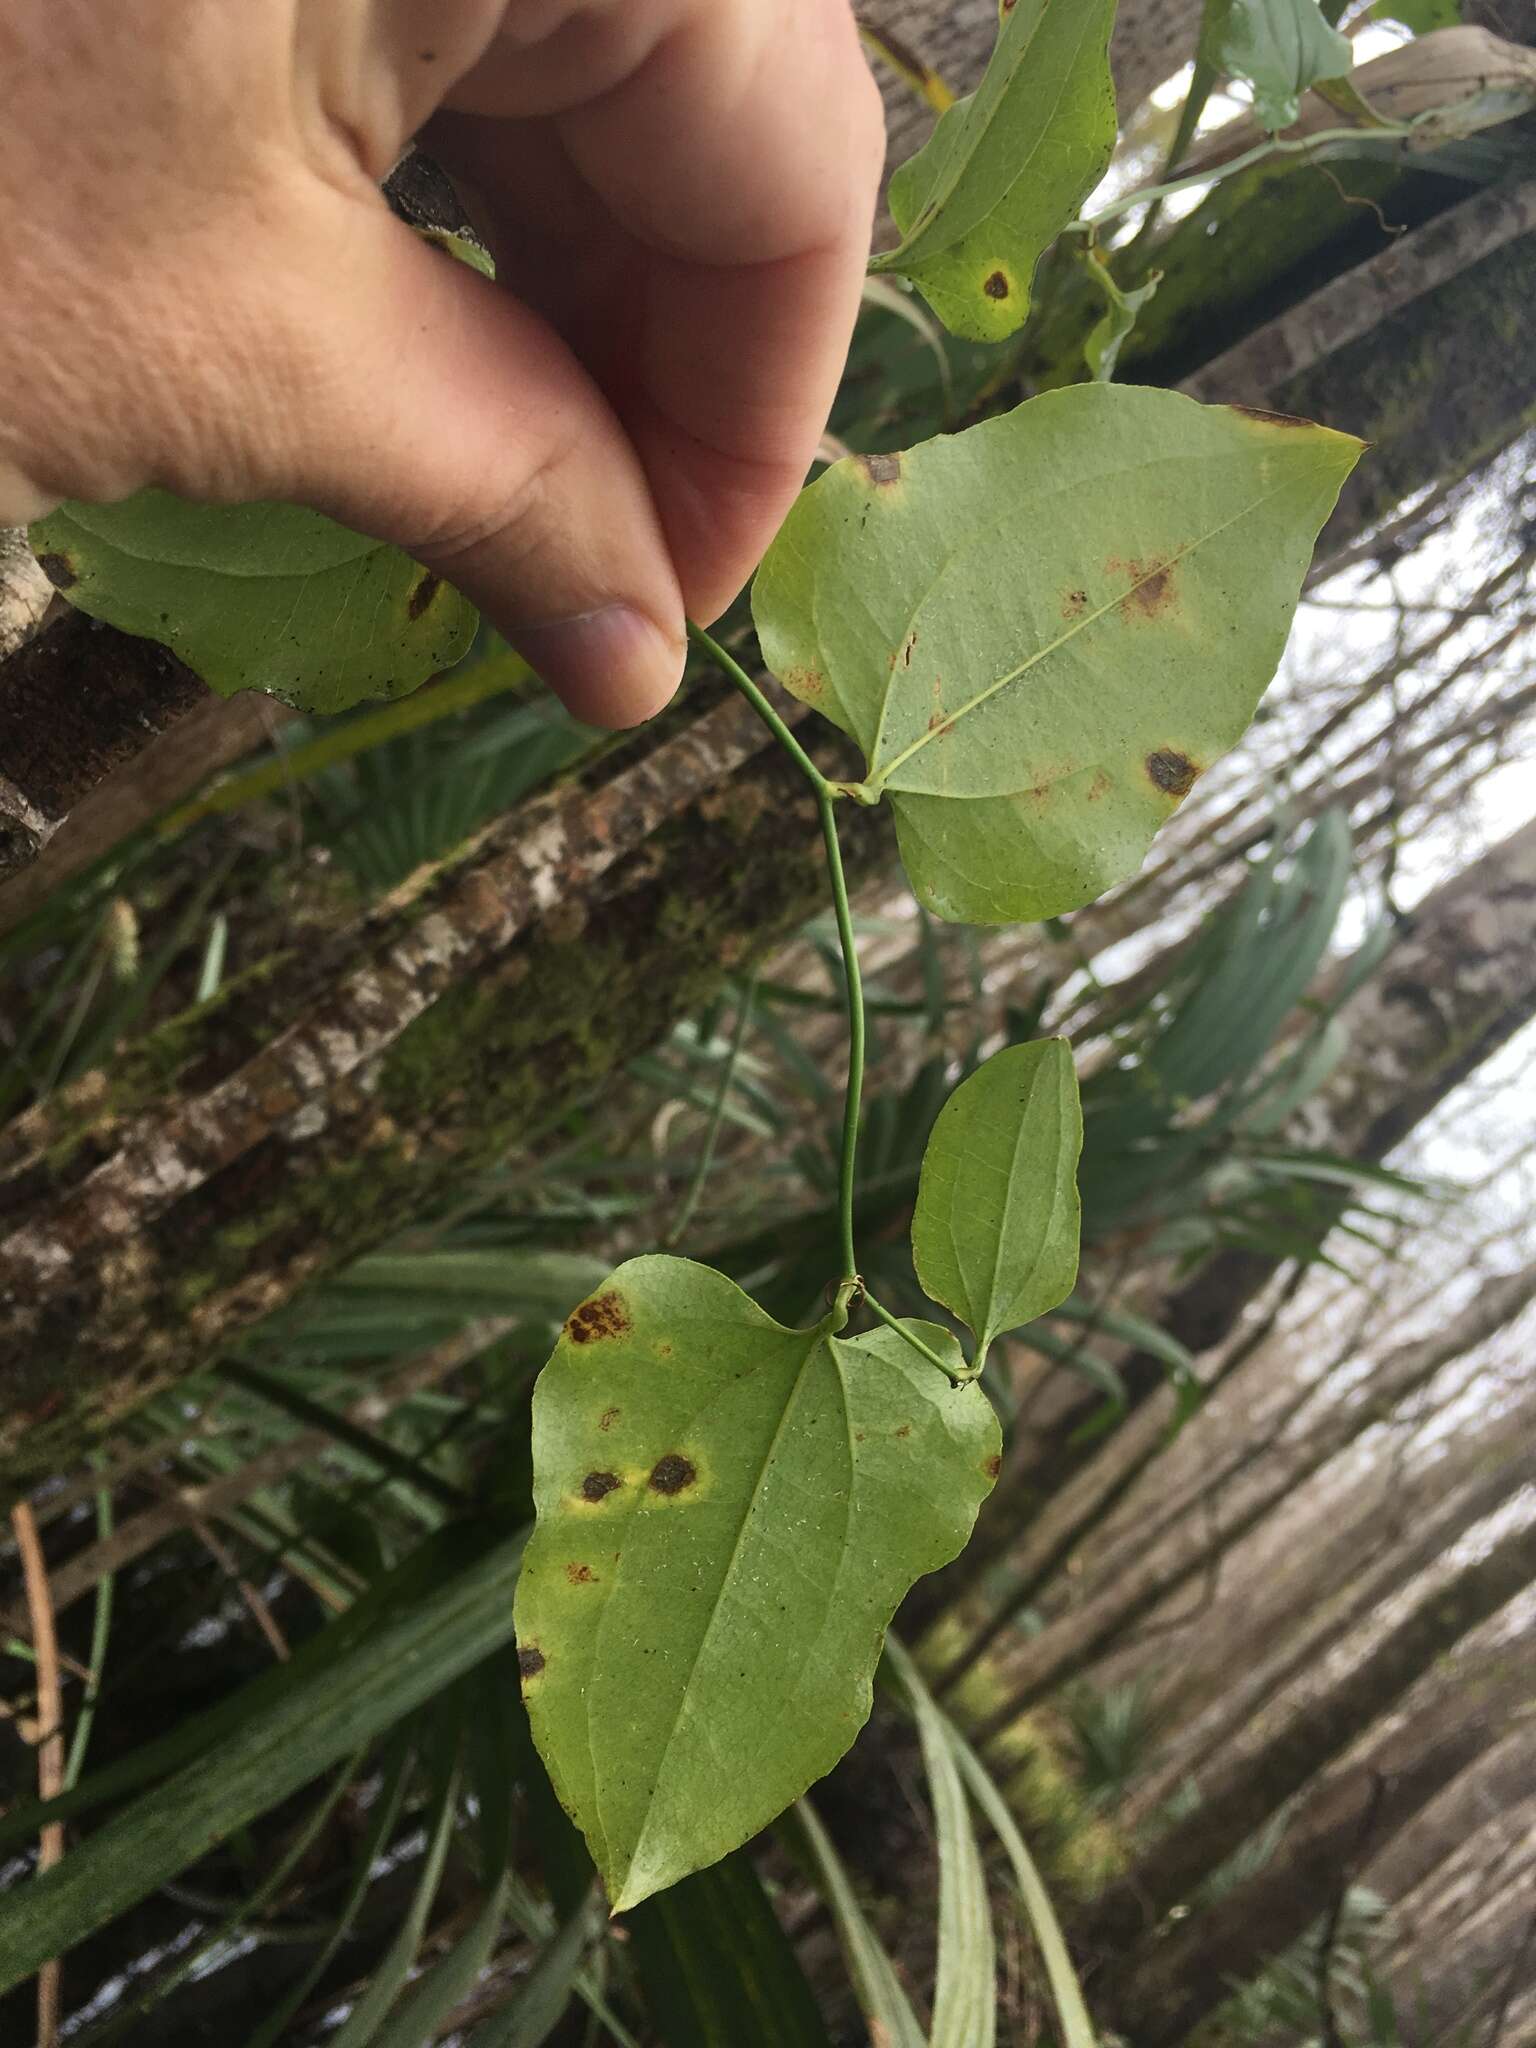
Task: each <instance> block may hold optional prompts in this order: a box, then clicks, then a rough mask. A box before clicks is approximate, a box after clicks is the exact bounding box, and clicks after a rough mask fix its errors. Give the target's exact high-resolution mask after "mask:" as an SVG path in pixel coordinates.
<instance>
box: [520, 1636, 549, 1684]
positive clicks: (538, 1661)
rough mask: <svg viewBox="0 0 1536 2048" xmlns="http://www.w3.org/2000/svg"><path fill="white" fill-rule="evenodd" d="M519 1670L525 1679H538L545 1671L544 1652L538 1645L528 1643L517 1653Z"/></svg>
mask: <svg viewBox="0 0 1536 2048" xmlns="http://www.w3.org/2000/svg"><path fill="white" fill-rule="evenodd" d="M517 1669H518V1673H519V1675H520V1676H521V1677H523V1678H537V1677H538V1675H539V1673H540V1672H541V1671H542V1670H543V1669H544V1652H543V1651H542V1650H541V1649H539V1648H538V1646H537V1644H534V1643H527V1644H525V1645H524V1646H523V1647H522V1648H521V1649H519V1651H518V1653H517Z"/></svg>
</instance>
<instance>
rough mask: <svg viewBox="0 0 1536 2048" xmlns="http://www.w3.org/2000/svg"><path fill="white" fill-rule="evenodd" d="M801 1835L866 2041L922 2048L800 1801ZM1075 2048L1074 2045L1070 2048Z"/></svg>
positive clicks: (883, 1959) (892, 1973)
mask: <svg viewBox="0 0 1536 2048" xmlns="http://www.w3.org/2000/svg"><path fill="white" fill-rule="evenodd" d="M794 1813H795V1818H796V1820H797V1821H798V1822H799V1824H800V1827H801V1829H802V1831H803V1833H804V1838H805V1841H806V1844H807V1846H808V1847H809V1849H810V1853H811V1858H812V1861H813V1863H814V1864H815V1868H816V1875H817V1877H818V1878H819V1880H820V1882H821V1889H822V1894H823V1896H824V1897H825V1899H826V1902H827V1905H828V1907H829V1909H830V1911H831V1914H832V1918H833V1920H834V1921H835V1922H836V1925H837V1937H838V1940H839V1941H840V1942H841V1943H842V1949H843V1956H844V1959H845V1960H846V1962H847V1964H848V1973H849V1975H850V1976H851V1977H852V1978H853V1988H854V1991H855V1993H856V1994H857V1997H858V2001H859V2009H860V2011H861V2012H862V2013H863V2015H864V2017H865V2019H866V2020H867V2021H868V2022H869V2031H870V2033H871V2035H872V2036H873V2037H874V2038H875V2039H876V2040H877V2041H879V2042H880V2044H881V2048H927V2043H926V2042H925V2041H924V2039H923V2030H922V2028H921V2027H920V2026H919V2025H918V2023H917V2015H916V2014H915V2013H914V2012H913V2010H912V2006H911V2003H910V2001H909V2000H908V1998H907V1994H906V1993H905V1992H904V1991H903V1990H902V1988H901V1984H900V1982H899V1981H898V1979H897V1976H896V1970H895V1966H894V1965H893V1964H892V1962H891V1959H890V1957H889V1956H888V1955H887V1954H886V1952H885V1950H884V1949H883V1948H882V1947H881V1945H880V1942H879V1939H878V1937H877V1936H876V1934H875V1931H874V1929H873V1928H872V1927H871V1926H870V1924H869V1921H868V1920H867V1919H866V1918H865V1915H864V1909H863V1907H862V1906H861V1905H860V1904H859V1902H858V1899H857V1898H856V1897H855V1895H854V1890H853V1886H852V1885H851V1884H850V1883H849V1881H848V1873H847V1871H846V1870H844V1868H843V1864H842V1859H841V1857H840V1856H839V1855H838V1853H837V1851H836V1850H835V1849H834V1848H833V1846H832V1838H831V1836H830V1835H829V1834H828V1833H827V1831H826V1829H825V1828H824V1827H823V1826H822V1824H821V1822H820V1821H819V1820H818V1819H817V1818H816V1811H815V1808H814V1807H813V1806H812V1805H811V1802H810V1801H809V1800H808V1799H802V1800H800V1801H799V1802H798V1804H797V1805H796V1807H795V1809H794ZM1072 2048H1076V2044H1075V2043H1074V2044H1072Z"/></svg>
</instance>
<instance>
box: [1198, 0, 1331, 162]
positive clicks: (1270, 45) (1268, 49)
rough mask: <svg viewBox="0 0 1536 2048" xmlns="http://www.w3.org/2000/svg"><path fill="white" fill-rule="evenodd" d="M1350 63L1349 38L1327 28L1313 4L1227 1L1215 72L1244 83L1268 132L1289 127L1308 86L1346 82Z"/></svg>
mask: <svg viewBox="0 0 1536 2048" xmlns="http://www.w3.org/2000/svg"><path fill="white" fill-rule="evenodd" d="M1354 61H1355V53H1354V46H1353V44H1352V43H1351V42H1350V40H1349V37H1348V36H1346V35H1344V34H1343V33H1342V32H1341V31H1340V30H1339V29H1336V28H1333V27H1331V26H1330V25H1329V23H1328V22H1327V20H1326V19H1325V18H1324V16H1323V11H1322V9H1321V8H1320V7H1319V6H1318V4H1317V0H1229V5H1228V7H1227V11H1226V20H1225V22H1224V23H1223V24H1221V25H1220V27H1219V28H1218V30H1217V35H1216V62H1217V64H1218V66H1219V67H1220V68H1221V69H1222V70H1223V71H1225V72H1227V73H1228V74H1229V75H1230V76H1231V77H1233V78H1246V79H1247V80H1248V82H1249V84H1250V85H1251V86H1252V87H1253V111H1254V113H1255V114H1257V116H1258V117H1259V119H1260V121H1262V122H1263V124H1264V126H1265V127H1266V128H1268V129H1271V130H1274V129H1276V128H1288V127H1289V126H1290V125H1291V123H1292V122H1293V121H1294V120H1295V119H1296V117H1297V115H1298V114H1299V113H1300V112H1301V96H1302V94H1303V93H1304V92H1305V91H1306V90H1307V88H1308V87H1309V86H1311V85H1315V84H1316V83H1317V82H1318V80H1319V79H1329V78H1343V77H1345V76H1346V75H1347V73H1348V72H1349V70H1350V67H1351V66H1352V65H1353V63H1354Z"/></svg>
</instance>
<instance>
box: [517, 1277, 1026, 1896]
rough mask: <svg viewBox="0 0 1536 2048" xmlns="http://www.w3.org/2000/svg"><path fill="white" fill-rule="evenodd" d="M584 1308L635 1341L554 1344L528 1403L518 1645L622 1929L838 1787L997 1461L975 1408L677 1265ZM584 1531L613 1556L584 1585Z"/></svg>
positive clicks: (948, 1347) (822, 1328)
mask: <svg viewBox="0 0 1536 2048" xmlns="http://www.w3.org/2000/svg"><path fill="white" fill-rule="evenodd" d="M602 1292H603V1293H613V1294H615V1295H617V1296H618V1297H619V1298H621V1299H622V1301H623V1302H624V1304H625V1309H626V1313H627V1317H628V1327H627V1328H626V1329H625V1331H624V1332H623V1333H622V1334H621V1335H619V1336H617V1337H615V1338H613V1339H612V1340H611V1341H609V1342H605V1343H604V1344H602V1345H601V1346H600V1347H598V1349H597V1351H596V1352H594V1349H593V1347H592V1346H591V1345H583V1344H581V1343H578V1342H577V1341H575V1339H574V1338H573V1336H572V1334H571V1330H570V1326H569V1325H567V1327H566V1330H565V1332H564V1333H563V1334H562V1336H561V1338H560V1341H559V1343H558V1344H557V1346H556V1347H555V1352H554V1356H553V1357H552V1358H551V1359H550V1361H549V1363H548V1365H547V1366H546V1367H545V1368H544V1371H543V1373H542V1374H541V1375H540V1377H539V1383H538V1386H537V1389H536V1390H535V1393H534V1401H533V1461H534V1504H535V1507H536V1509H537V1513H538V1523H537V1527H536V1529H535V1532H534V1535H533V1537H532V1540H531V1541H530V1543H529V1546H528V1551H527V1555H526V1558H525V1561H524V1566H523V1574H522V1577H521V1579H520V1581H519V1584H518V1592H517V1633H518V1639H519V1641H520V1642H521V1643H522V1644H523V1646H524V1648H525V1649H527V1648H529V1647H531V1646H533V1645H535V1644H536V1645H537V1646H538V1654H539V1655H540V1656H542V1657H543V1658H545V1659H546V1664H545V1665H544V1666H543V1667H541V1669H540V1672H539V1682H538V1684H537V1686H535V1687H532V1688H531V1689H530V1691H529V1696H528V1713H529V1719H530V1722H531V1724H532V1727H533V1734H534V1740H535V1742H536V1743H537V1744H538V1748H539V1754H540V1755H541V1756H542V1757H543V1759H544V1762H545V1765H546V1767H547V1768H548V1770H549V1774H550V1777H551V1779H552V1780H553V1782H554V1785H555V1789H556V1790H557V1792H558V1793H559V1795H560V1798H561V1800H562V1802H563V1803H564V1805H565V1806H566V1808H567V1810H568V1811H569V1812H570V1813H571V1815H572V1816H573V1818H574V1819H575V1820H576V1822H577V1824H578V1825H579V1826H580V1828H581V1829H582V1831H583V1833H584V1834H585V1835H586V1837H587V1840H588V1843H589V1844H590V1846H591V1849H592V1854H593V1856H594V1858H595V1860H596V1862H597V1865H598V1868H599V1869H600V1870H601V1872H602V1874H603V1878H604V1882H605V1883H606V1884H607V1886H608V1890H609V1895H610V1897H611V1899H612V1901H613V1903H614V1906H615V1907H616V1908H623V1907H626V1906H632V1905H634V1904H636V1903H637V1902H638V1901H639V1900H640V1899H643V1898H645V1897H647V1896H648V1895H649V1894H650V1893H651V1892H653V1891H659V1890H660V1889H662V1888H663V1887H664V1886H666V1885H669V1884H674V1883H676V1882H677V1880H678V1879H679V1878H681V1877H685V1876H686V1875H687V1874H688V1873H689V1872H690V1871H692V1870H697V1869H699V1868H701V1867H702V1866H703V1865H705V1864H707V1863H712V1862H714V1861H715V1860H716V1859H717V1858H718V1857H720V1856H723V1855H725V1854H726V1853H727V1852H728V1851H729V1850H731V1849H733V1848H735V1847H736V1846H737V1845H738V1844H739V1843H741V1842H744V1841H746V1840H747V1839H748V1838H749V1837H750V1836H752V1835H754V1834H756V1833H757V1831H758V1830H759V1829H760V1828H762V1827H764V1826H765V1825H766V1824H767V1823H768V1822H769V1821H770V1820H772V1819H773V1818H774V1816H775V1815H776V1814H778V1813H779V1812H781V1811H782V1810H783V1809H784V1807H786V1806H787V1805H789V1804H790V1802H791V1801H792V1800H794V1799H796V1798H798V1797H799V1795H800V1794H801V1793H802V1792H803V1791H804V1790H805V1789H806V1787H807V1786H808V1785H810V1784H811V1783H812V1782H813V1781H814V1780H815V1779H817V1778H819V1777H821V1776H822V1774H823V1773H824V1772H826V1771H828V1770H830V1769H831V1767H832V1765H833V1764H834V1763H836V1761H837V1759H838V1758H839V1757H840V1756H841V1755H842V1754H843V1752H844V1750H846V1749H847V1747H848V1745H849V1743H850V1742H852V1740H853V1738H854V1736H855V1734H856V1733H857V1732H858V1729H859V1727H860V1726H861V1725H862V1723H863V1721H864V1720H865V1718H866V1716H867V1715H868V1713H869V1708H870V1699H871V1686H872V1681H873V1677H874V1669H875V1664H876V1662H877V1660H878V1657H879V1654H880V1645H881V1641H882V1638H883V1636H884V1633H885V1629H886V1626H887V1624H888V1622H889V1621H890V1618H891V1615H892V1614H893V1613H894V1611H895V1609H896V1605H897V1603H898V1602H899V1601H900V1600H901V1598H902V1597H903V1595H904V1594H905V1593H906V1591H907V1589H908V1587H909V1586H910V1585H911V1584H912V1582H913V1580H914V1579H916V1578H917V1577H919V1576H920V1575H921V1574H922V1573H924V1572H929V1571H933V1570H936V1569H937V1568H938V1566H940V1565H941V1564H944V1563H946V1562H947V1561H948V1560H949V1559H950V1558H952V1557H954V1556H955V1555H956V1554H957V1553H958V1552H959V1550H960V1549H961V1547H962V1546H963V1544H964V1543H965V1540H966V1538H967V1536H968V1535H969V1534H970V1530H971V1525H972V1523H973V1521H974V1520H975V1516H976V1511H977V1509H978V1507H979V1506H980V1504H981V1502H982V1500H983V1499H984V1498H985V1496H986V1493H987V1490H988V1487H989V1485H990V1480H989V1478H988V1476H987V1471H986V1466H987V1462H988V1460H989V1459H990V1458H992V1457H994V1456H995V1455H996V1454H997V1450H998V1445H999V1436H998V1428H997V1422H996V1419H995V1417H994V1416H993V1414H992V1411H991V1409H990V1407H989V1406H988V1405H987V1401H986V1398H985V1396H984V1395H983V1394H982V1393H981V1390H980V1389H979V1388H978V1387H974V1386H971V1387H964V1388H961V1389H959V1390H958V1391H957V1390H955V1389H953V1388H951V1387H950V1386H949V1385H948V1384H947V1383H946V1382H945V1380H944V1378H943V1375H942V1374H940V1373H937V1372H935V1371H934V1370H933V1368H932V1367H931V1366H930V1365H928V1364H926V1363H925V1362H924V1360H922V1359H921V1358H920V1357H919V1356H918V1355H917V1353H916V1352H914V1351H913V1350H912V1349H911V1348H910V1347H909V1346H908V1345H907V1344H905V1343H904V1342H903V1340H902V1339H901V1338H900V1337H899V1336H897V1335H895V1334H894V1333H892V1332H890V1331H887V1330H882V1331H879V1332H877V1333H876V1334H875V1335H873V1336H868V1337H855V1338H845V1337H842V1336H839V1335H837V1334H836V1323H835V1321H834V1319H833V1318H830V1317H829V1318H828V1320H827V1321H826V1322H824V1323H822V1324H821V1325H819V1326H818V1327H817V1328H815V1329H812V1330H788V1329H785V1328H784V1327H783V1326H782V1325H780V1324H778V1323H776V1322H774V1321H773V1320H772V1318H771V1317H769V1316H767V1315H765V1314H764V1312H763V1311H762V1310H761V1309H760V1308H758V1307H757V1306H756V1305H755V1303H753V1302H752V1301H751V1300H749V1299H748V1297H747V1296H746V1295H745V1294H743V1293H742V1292H741V1290H740V1289H739V1288H738V1287H736V1286H735V1284H734V1283H733V1282H732V1281H730V1280H727V1279H726V1278H725V1277H724V1276H723V1275H722V1274H719V1273H714V1272H711V1271H709V1269H708V1268H706V1267H703V1266H696V1265H693V1264H691V1263H690V1262H689V1261H687V1260H684V1259H674V1258H665V1257H654V1258H642V1259H633V1260H631V1261H629V1263H628V1264H626V1265H623V1266H621V1267H619V1269H618V1270H617V1272H615V1273H614V1274H612V1275H611V1277H610V1279H609V1281H608V1283H607V1286H606V1287H605V1288H604V1289H603V1290H602ZM915 1327H916V1328H917V1329H919V1330H920V1331H921V1332H922V1334H923V1336H924V1338H925V1340H926V1341H927V1342H928V1343H929V1344H932V1345H936V1346H938V1347H940V1348H941V1349H943V1350H944V1352H945V1355H946V1356H952V1357H953V1358H954V1360H955V1362H956V1364H957V1365H958V1364H959V1361H960V1354H959V1349H958V1346H957V1345H956V1344H955V1341H954V1338H953V1337H952V1336H950V1335H948V1334H947V1333H946V1332H944V1331H941V1330H939V1329H938V1328H936V1327H935V1326H933V1325H930V1324H919V1325H916V1326H915ZM664 1345H669V1346H670V1347H671V1356H670V1357H666V1358H663V1357H662V1355H661V1353H662V1348H663V1346H664ZM605 1419H606V1421H607V1427H606V1428H605V1427H604V1424H605ZM595 1478H596V1479H601V1480H602V1481H603V1482H604V1485H603V1488H602V1490H601V1491H600V1493H599V1495H598V1498H597V1499H596V1500H595V1501H594V1500H593V1498H592V1482H593V1480H594V1479H595ZM609 1482H611V1483H609ZM594 1515H601V1516H602V1517H603V1523H602V1528H603V1531H604V1546H603V1549H602V1551H601V1552H600V1553H599V1554H600V1555H601V1556H607V1555H609V1554H610V1552H613V1553H617V1555H616V1556H615V1561H614V1563H613V1565H612V1567H611V1568H609V1567H607V1566H605V1567H604V1569H603V1570H602V1571H600V1572H596V1573H594V1574H593V1575H592V1576H591V1577H590V1578H589V1577H584V1576H583V1573H585V1572H586V1571H587V1570H588V1569H589V1567H590V1561H591V1559H592V1556H593V1553H594V1544H593V1533H594V1529H595V1528H596V1527H597V1524H596V1523H595V1522H594V1519H593V1517H594Z"/></svg>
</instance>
